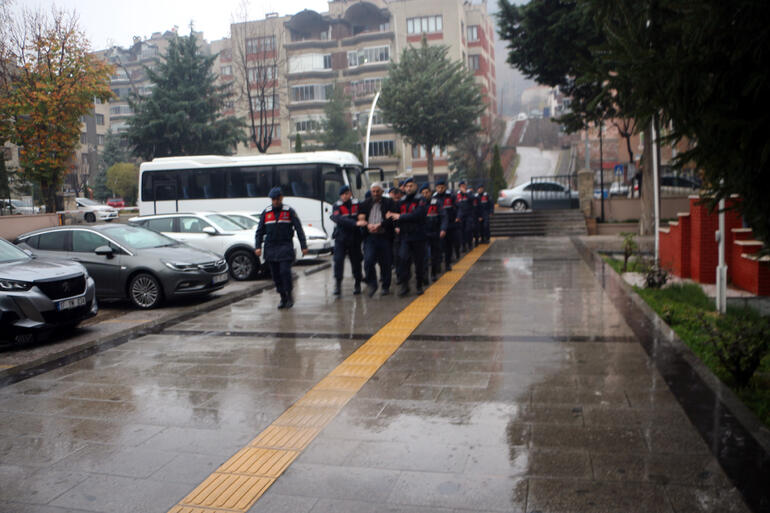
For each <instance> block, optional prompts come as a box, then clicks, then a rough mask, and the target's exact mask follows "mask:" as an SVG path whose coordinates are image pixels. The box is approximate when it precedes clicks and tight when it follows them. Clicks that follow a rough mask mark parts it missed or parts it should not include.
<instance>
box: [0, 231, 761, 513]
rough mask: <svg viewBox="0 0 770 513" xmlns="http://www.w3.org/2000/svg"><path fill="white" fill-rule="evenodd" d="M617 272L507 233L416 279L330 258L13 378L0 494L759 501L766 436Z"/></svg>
mask: <svg viewBox="0 0 770 513" xmlns="http://www.w3.org/2000/svg"><path fill="white" fill-rule="evenodd" d="M612 283H614V282H613V281H612V279H611V277H610V276H609V275H608V274H606V271H605V269H604V268H603V267H601V268H597V267H596V265H595V264H592V263H591V261H589V260H587V257H585V256H584V253H581V249H580V246H579V245H578V244H577V242H574V241H572V240H570V239H568V238H544V237H540V238H517V239H502V240H497V241H494V242H493V243H492V244H491V245H489V246H481V247H479V248H477V249H475V250H474V251H473V252H471V253H469V254H468V255H467V256H465V257H464V259H463V260H462V261H461V262H459V263H457V264H456V265H455V266H454V270H453V271H452V272H449V273H446V274H445V275H444V276H443V277H442V278H441V279H440V280H439V281H438V282H437V283H435V284H433V285H432V286H431V287H430V288H429V289H428V290H427V291H426V293H425V294H424V295H423V296H420V297H415V296H410V297H406V298H398V297H395V296H392V295H391V296H387V297H382V296H379V295H376V296H374V297H372V298H369V297H366V296H364V295H358V296H354V295H352V293H351V291H352V280H350V279H348V280H346V281H345V283H344V284H343V295H342V297H340V298H335V297H334V296H332V294H331V291H332V288H333V278H332V275H331V270H329V269H326V270H323V271H321V272H318V273H316V274H313V275H310V276H301V277H300V278H299V279H298V280H297V283H296V299H297V301H296V305H295V307H294V308H292V309H291V310H288V311H281V310H277V309H276V308H275V306H276V302H277V301H276V296H275V294H274V293H272V292H264V293H261V294H258V295H254V296H252V297H248V298H246V299H244V300H242V301H239V302H237V303H233V304H230V305H228V306H226V307H223V308H220V309H217V310H214V311H211V312H209V313H203V314H201V315H199V316H198V317H195V318H193V319H190V320H187V321H185V322H183V323H182V324H178V325H176V326H172V327H170V328H167V329H166V330H165V331H163V332H161V333H156V334H150V335H144V336H141V335H137V337H136V338H134V339H131V340H128V341H126V342H125V343H123V344H121V345H119V346H117V347H113V348H111V349H108V350H105V351H102V352H99V353H97V354H94V355H92V356H89V357H86V358H84V359H81V360H79V361H77V362H74V363H70V364H68V365H64V366H58V367H55V368H51V369H50V370H48V371H47V372H45V373H42V374H40V375H37V376H35V377H31V378H29V379H24V380H22V381H19V382H18V383H15V384H13V385H9V386H5V387H2V388H0V511H3V512H17V513H23V512H38V513H65V512H74V511H78V512H104V513H106V512H109V513H120V512H132V513H134V512H141V513H154V512H158V513H163V512H167V511H173V512H189V513H204V512H208V513H212V512H224V511H229V512H236V511H241V512H247V511H248V512H251V513H256V512H273V513H274V512H277V511H290V512H293V513H310V512H312V513H319V512H344V511H355V512H382V511H392V512H401V513H405V512H413V513H416V512H422V513H452V512H454V513H460V512H466V513H467V512H471V511H473V512H482V513H490V512H525V511H526V512H534V511H540V512H542V513H550V512H573V511H575V512H577V511H579V512H600V511H623V512H625V513H628V512H645V513H651V512H666V513H679V512H684V511H688V512H689V511H697V512H705V511H719V512H747V511H749V509H748V507H747V506H746V505H745V503H744V498H748V499H747V500H754V499H756V497H757V495H756V494H759V496H760V498H761V497H766V496H767V490H766V486H765V487H764V491H763V490H762V487H760V486H756V482H757V481H758V482H759V483H762V482H763V480H764V479H765V478H766V477H767V476H768V474H767V473H766V469H765V470H764V471H763V470H762V469H761V468H760V470H755V469H756V468H757V465H760V464H761V462H762V461H766V459H767V452H762V450H759V451H758V450H757V449H756V448H755V447H754V446H752V445H751V444H749V443H748V441H750V439H751V436H750V435H746V433H745V432H744V431H741V429H742V428H741V425H740V423H737V422H735V421H734V419H733V420H732V421H729V422H725V424H724V426H723V425H722V423H721V420H720V419H721V418H722V417H721V416H720V415H724V414H725V412H726V411H728V410H729V409H728V408H726V407H725V406H724V405H723V404H722V402H721V399H719V398H714V397H713V396H712V395H709V394H707V393H704V392H702V391H700V389H699V388H698V386H701V385H699V384H698V383H699V382H697V379H695V378H694V377H693V376H695V373H694V372H693V371H692V369H690V368H689V367H688V364H687V362H686V361H685V360H683V359H682V357H681V356H678V355H677V354H675V353H669V352H667V349H666V348H667V347H668V346H667V345H666V342H665V340H664V339H663V338H662V336H659V335H655V336H650V337H646V336H644V332H642V331H639V329H637V325H636V323H637V322H638V319H639V317H640V316H641V314H639V313H638V312H635V311H629V310H628V309H629V308H630V306H629V305H630V301H629V300H628V299H627V298H625V297H622V296H618V295H617V294H620V292H617V291H616V290H615V289H613V288H612V287H611V286H610V285H611V284H612ZM603 284H604V287H603V286H602V285H603ZM640 337H641V338H640ZM648 339H649V340H648ZM672 369H673V370H674V371H676V372H673V371H672ZM687 380H690V381H687ZM678 391H679V392H682V391H684V392H682V393H684V394H685V395H676V394H675V392H676V393H679V392H678ZM686 394H694V395H693V397H692V398H689V399H688V397H689V396H687V395H686ZM693 408H697V409H696V410H693ZM693 411H696V412H697V414H692V412H693ZM691 418H692V419H694V422H695V423H693V421H691V420H690V419H691ZM709 433H711V434H714V433H716V436H717V439H718V440H720V441H721V440H726V439H730V437H731V436H734V434H736V433H737V435H735V436H738V437H739V438H740V439H741V440H742V443H743V444H744V446H745V447H746V448H747V450H750V455H748V456H747V455H746V454H745V453H740V448H739V449H736V450H737V451H738V452H737V453H736V452H730V451H725V450H724V449H723V448H722V446H721V445H720V443H718V442H714V443H713V448H714V452H713V453H712V450H711V447H712V444H707V443H706V442H705V441H704V438H703V437H707V438H708V437H709V436H710V435H709ZM715 455H716V456H715ZM716 457H720V458H724V459H723V460H720V462H722V463H723V465H724V467H723V466H720V462H717V460H716ZM763 458H764V460H763ZM731 462H732V463H733V466H730V465H731ZM735 464H737V465H738V467H736V466H735ZM723 468H728V469H731V472H732V471H733V470H734V469H735V468H741V469H744V470H743V472H744V474H747V475H748V477H745V478H742V479H746V480H747V481H746V482H740V481H739V482H738V484H739V485H740V487H741V488H740V489H741V490H742V492H743V495H742V494H741V493H740V492H739V491H738V488H736V486H735V484H734V483H733V482H731V480H730V479H729V478H728V476H727V475H726V472H725V471H724V470H723ZM763 472H765V473H763ZM730 475H731V477H735V475H737V474H734V473H731V474H730ZM751 476H754V477H751ZM752 479H753V480H754V481H751V480H752ZM766 483H767V481H766V480H764V484H765V485H766ZM763 493H764V494H765V495H764V496H762V495H761V494H763ZM752 494H754V495H752Z"/></svg>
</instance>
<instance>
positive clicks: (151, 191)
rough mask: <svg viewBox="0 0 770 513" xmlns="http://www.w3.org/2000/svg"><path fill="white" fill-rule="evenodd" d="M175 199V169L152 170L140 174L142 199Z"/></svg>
mask: <svg viewBox="0 0 770 513" xmlns="http://www.w3.org/2000/svg"><path fill="white" fill-rule="evenodd" d="M175 199H177V198H176V172H175V171H152V172H148V173H143V174H142V201H173V200H175Z"/></svg>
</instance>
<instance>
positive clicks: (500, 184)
mask: <svg viewBox="0 0 770 513" xmlns="http://www.w3.org/2000/svg"><path fill="white" fill-rule="evenodd" d="M504 172H505V170H504V169H503V162H502V160H501V159H500V147H499V146H498V145H497V144H495V149H494V153H493V155H492V166H491V167H490V168H489V175H490V176H489V178H490V180H489V196H490V198H491V199H492V201H497V195H498V193H499V192H500V191H501V190H502V189H507V188H508V183H507V182H506V181H505V176H503V175H504Z"/></svg>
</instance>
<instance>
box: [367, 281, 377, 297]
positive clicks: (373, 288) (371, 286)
mask: <svg viewBox="0 0 770 513" xmlns="http://www.w3.org/2000/svg"><path fill="white" fill-rule="evenodd" d="M375 292H377V282H376V281H375V282H373V283H367V284H366V295H367V296H369V297H372V296H374V293H375Z"/></svg>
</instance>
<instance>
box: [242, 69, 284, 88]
mask: <svg viewBox="0 0 770 513" xmlns="http://www.w3.org/2000/svg"><path fill="white" fill-rule="evenodd" d="M248 73H249V83H250V84H252V85H253V84H262V83H264V82H270V81H272V80H275V77H276V76H278V70H277V69H276V67H275V66H260V67H258V68H249V70H248Z"/></svg>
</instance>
